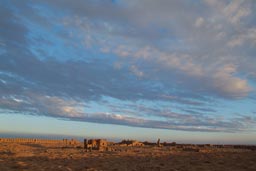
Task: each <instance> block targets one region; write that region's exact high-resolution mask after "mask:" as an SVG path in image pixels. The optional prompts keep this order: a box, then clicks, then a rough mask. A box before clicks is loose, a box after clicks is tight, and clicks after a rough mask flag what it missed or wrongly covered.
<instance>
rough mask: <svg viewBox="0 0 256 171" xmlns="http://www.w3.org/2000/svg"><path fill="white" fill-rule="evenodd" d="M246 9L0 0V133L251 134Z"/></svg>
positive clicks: (255, 15) (249, 140) (179, 0)
mask: <svg viewBox="0 0 256 171" xmlns="http://www.w3.org/2000/svg"><path fill="white" fill-rule="evenodd" d="M255 11H256V1H254V0H232V1H230V0H196V1H195V0H189V1H188V0H174V1H167V0H158V1H155V0H129V1H128V0H127V1H125V0H76V1H70V0H54V1H52V0H37V1H32V0H26V1H20V0H0V134H1V133H6V132H10V133H11V132H16V133H17V132H18V133H19V132H20V133H21V132H22V133H34V134H41V133H44V134H61V135H76V136H81V137H87V136H90V137H104V138H110V139H111V138H112V139H114V138H130V139H139V140H157V138H161V139H162V140H166V141H177V142H184V143H185V142H193V143H194V142H195V143H200V142H205V143H245V144H256V107H255V103H256V91H255V88H256V48H255V47H256V12H255Z"/></svg>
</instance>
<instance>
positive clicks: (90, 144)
mask: <svg viewBox="0 0 256 171" xmlns="http://www.w3.org/2000/svg"><path fill="white" fill-rule="evenodd" d="M107 145H108V142H107V140H105V139H89V140H87V139H84V149H86V150H100V151H102V150H105V149H106V147H107Z"/></svg>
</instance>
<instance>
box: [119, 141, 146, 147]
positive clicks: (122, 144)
mask: <svg viewBox="0 0 256 171" xmlns="http://www.w3.org/2000/svg"><path fill="white" fill-rule="evenodd" d="M119 145H121V146H144V144H143V143H141V142H139V141H136V140H123V141H121V142H120V143H119Z"/></svg>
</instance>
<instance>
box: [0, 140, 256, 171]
mask: <svg viewBox="0 0 256 171" xmlns="http://www.w3.org/2000/svg"><path fill="white" fill-rule="evenodd" d="M81 144H82V143H81ZM14 170H18V171H44V170H45V171H46V170H47V171H99V170H103V171H104V170H107V171H108V170H110V171H119V170H120V171H130V170H131V171H143V170H144V171H147V170H149V171H150V170H152V171H198V170H201V171H204V170H205V171H255V170H256V151H255V150H250V149H234V148H213V147H200V148H199V151H193V150H191V151H190V150H184V148H181V147H178V146H168V147H167V146H162V147H158V146H152V145H151V146H149V145H145V146H141V147H130V146H126V147H125V146H112V147H111V150H104V151H99V150H85V149H84V148H83V146H77V147H67V146H66V147H64V146H60V145H59V144H57V143H56V144H47V143H45V144H44V143H17V142H0V171H14Z"/></svg>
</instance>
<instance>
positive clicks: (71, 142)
mask: <svg viewBox="0 0 256 171" xmlns="http://www.w3.org/2000/svg"><path fill="white" fill-rule="evenodd" d="M0 142H5V143H8V142H12V143H38V144H60V145H67V146H69V145H70V146H76V145H80V144H81V143H80V142H79V141H78V140H75V139H71V140H69V139H63V140H54V139H35V138H0Z"/></svg>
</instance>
